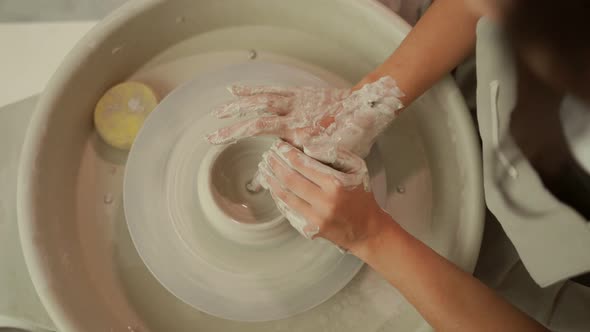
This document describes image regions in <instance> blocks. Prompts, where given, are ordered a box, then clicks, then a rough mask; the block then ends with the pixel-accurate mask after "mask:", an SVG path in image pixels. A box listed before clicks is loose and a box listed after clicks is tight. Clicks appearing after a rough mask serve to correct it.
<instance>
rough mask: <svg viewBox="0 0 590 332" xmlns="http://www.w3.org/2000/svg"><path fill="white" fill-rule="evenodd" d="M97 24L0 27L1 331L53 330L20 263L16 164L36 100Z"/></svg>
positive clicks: (70, 23)
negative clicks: (78, 43) (72, 51)
mask: <svg viewBox="0 0 590 332" xmlns="http://www.w3.org/2000/svg"><path fill="white" fill-rule="evenodd" d="M94 24H95V22H92V21H87V22H69V23H0V41H1V42H2V52H0V139H1V141H2V143H3V145H2V146H3V148H2V151H0V330H2V331H4V329H3V328H5V327H9V328H10V327H13V328H16V327H18V328H22V329H26V330H30V331H44V329H52V328H53V326H52V325H53V324H52V323H51V320H50V319H49V317H48V316H47V314H46V312H45V310H44V308H43V306H42V305H41V303H40V302H39V299H38V297H37V295H36V293H35V290H34V287H33V284H32V282H31V280H30V278H29V274H28V271H27V268H26V265H25V262H24V257H23V254H22V250H21V247H20V240H19V237H18V225H17V220H16V176H17V172H18V159H19V156H20V150H21V146H22V143H23V139H24V135H25V131H26V128H27V125H28V123H29V119H30V117H31V114H32V112H33V109H34V107H35V104H36V101H37V97H36V96H35V95H37V94H39V93H40V92H41V91H42V90H43V88H44V87H45V85H46V84H47V81H48V80H49V78H50V77H51V75H52V74H53V73H54V72H55V70H56V69H57V67H58V66H59V64H60V62H61V61H62V60H63V58H64V56H65V55H66V54H67V53H68V52H69V50H70V49H71V48H72V47H73V46H74V44H75V43H76V42H77V41H78V40H79V39H80V38H81V37H82V36H83V35H84V34H85V33H86V32H87V31H88V30H89V29H90V28H91V27H92V26H93V25H94Z"/></svg>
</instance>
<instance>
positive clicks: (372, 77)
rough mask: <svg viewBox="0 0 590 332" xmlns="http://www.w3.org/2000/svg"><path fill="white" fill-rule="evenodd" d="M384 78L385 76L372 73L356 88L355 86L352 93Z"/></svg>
mask: <svg viewBox="0 0 590 332" xmlns="http://www.w3.org/2000/svg"><path fill="white" fill-rule="evenodd" d="M382 76H383V75H380V74H379V73H377V72H371V73H369V74H367V76H365V77H363V79H362V80H360V81H359V82H358V83H357V84H356V85H355V86H353V87H352V91H356V90H359V89H360V88H362V87H363V86H364V85H365V84H369V83H373V82H375V81H377V80H379V79H380V78H381V77H382Z"/></svg>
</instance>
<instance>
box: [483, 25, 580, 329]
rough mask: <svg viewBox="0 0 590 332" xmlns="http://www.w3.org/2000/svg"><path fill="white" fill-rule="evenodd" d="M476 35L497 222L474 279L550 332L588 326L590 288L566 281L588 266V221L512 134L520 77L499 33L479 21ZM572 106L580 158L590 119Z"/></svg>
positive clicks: (571, 127)
mask: <svg viewBox="0 0 590 332" xmlns="http://www.w3.org/2000/svg"><path fill="white" fill-rule="evenodd" d="M477 38H478V41H477V50H476V60H477V85H478V86H477V119H478V123H479V128H480V135H481V139H482V157H483V166H484V190H485V197H486V202H487V205H488V208H489V210H490V211H491V212H492V213H493V215H494V216H495V218H497V220H498V221H496V220H495V218H494V216H491V215H490V216H489V218H488V219H489V220H488V221H487V223H486V231H485V236H484V242H483V245H482V251H481V255H480V260H479V262H478V266H477V270H476V276H477V277H479V278H480V279H482V281H484V282H485V283H486V284H488V285H489V286H490V287H492V288H494V289H496V290H497V291H498V292H500V293H501V294H502V295H503V296H504V297H506V298H507V299H508V300H509V301H510V302H512V303H513V304H515V305H516V306H517V307H519V308H520V309H521V310H523V311H524V312H526V313H527V314H529V315H531V316H532V317H534V318H536V319H537V320H538V321H540V322H541V323H543V324H545V325H546V326H547V327H549V328H550V329H551V330H553V331H564V332H574V331H589V330H590V312H589V311H588V310H589V308H590V288H588V287H585V286H582V285H580V284H577V283H574V282H571V281H568V279H569V278H572V277H574V276H576V275H579V274H582V273H586V272H588V271H590V224H589V223H588V222H587V220H585V219H584V218H583V217H582V216H581V215H580V214H578V213H577V212H576V211H574V210H573V209H572V208H570V207H569V206H567V205H565V204H562V203H561V202H560V201H558V200H557V199H556V198H555V197H553V195H552V194H551V193H550V192H548V191H547V190H546V189H545V187H544V186H543V184H542V182H541V180H540V178H539V176H538V175H537V173H536V172H535V171H534V170H533V168H532V167H531V165H530V164H529V163H528V161H527V160H526V158H525V157H524V156H523V155H522V154H521V152H520V150H519V149H518V147H517V146H516V144H515V143H514V142H513V141H512V139H511V137H510V135H509V130H508V124H509V121H510V115H511V112H512V110H513V109H514V107H515V104H516V96H517V95H516V92H517V91H516V82H517V81H516V80H517V77H516V70H515V64H514V61H513V55H512V54H511V52H510V51H509V48H508V45H506V42H505V40H504V38H503V36H502V33H501V31H500V30H499V29H498V28H496V27H495V25H494V24H493V23H492V22H490V21H488V20H486V19H482V20H481V21H480V22H479V24H478V28H477ZM571 104H572V103H571V101H569V102H567V103H564V105H565V108H564V109H563V110H562V116H564V117H567V118H569V117H570V116H571V114H572V112H578V116H576V117H572V118H571V119H569V120H568V121H564V123H565V125H564V126H565V128H566V130H565V131H566V133H567V132H568V131H569V132H570V134H566V135H567V136H568V138H569V139H570V145H571V146H572V149H573V150H574V152H575V150H576V149H578V150H579V153H575V154H576V158H577V159H578V161H580V162H581V163H583V162H582V161H581V158H585V157H583V156H584V155H586V156H587V155H588V148H587V147H589V146H590V145H588V144H586V145H585V146H586V149H584V148H583V146H584V144H583V143H581V142H582V141H581V138H584V137H586V138H585V139H587V137H588V136H590V135H588V133H589V132H590V129H589V128H590V122H588V121H587V120H588V119H589V117H588V115H587V114H586V115H581V113H580V110H579V108H578V109H577V111H576V109H575V108H573V107H571ZM582 121H587V122H585V123H582ZM568 122H569V124H568ZM574 133H575V134H576V135H574ZM586 142H587V141H586ZM499 225H501V226H502V227H501V228H500V227H499ZM504 232H505V233H504Z"/></svg>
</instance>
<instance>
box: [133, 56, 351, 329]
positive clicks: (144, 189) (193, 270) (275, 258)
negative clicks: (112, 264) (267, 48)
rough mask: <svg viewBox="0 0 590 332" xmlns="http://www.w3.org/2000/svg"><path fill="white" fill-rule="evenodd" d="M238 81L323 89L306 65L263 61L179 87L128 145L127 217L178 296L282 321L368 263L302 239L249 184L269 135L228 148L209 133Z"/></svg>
mask: <svg viewBox="0 0 590 332" xmlns="http://www.w3.org/2000/svg"><path fill="white" fill-rule="evenodd" d="M236 82H240V83H245V84H255V85H268V84H278V85H283V86H325V83H324V82H322V81H321V80H319V79H318V78H316V77H315V76H313V75H310V74H308V73H306V72H304V71H302V70H299V69H295V68H290V67H287V66H283V65H277V64H270V63H264V62H256V63H249V64H242V65H235V66H230V67H227V68H225V69H221V70H218V71H215V72H214V73H209V74H204V75H201V76H198V77H196V78H195V79H194V80H192V81H191V82H190V83H188V84H185V85H183V86H182V87H180V88H178V89H177V90H175V91H174V92H172V93H171V94H170V95H168V96H167V97H166V99H165V100H164V101H162V103H161V104H160V105H159V106H158V108H157V109H156V110H155V111H154V114H153V115H152V116H150V117H149V118H148V120H147V121H146V123H145V125H144V127H143V128H142V130H141V132H140V134H139V136H138V138H137V141H136V142H135V144H134V146H133V149H132V150H131V153H130V156H129V160H128V162H127V166H126V173H125V187H124V202H125V215H126V217H127V222H128V225H129V230H130V234H131V237H132V238H133V242H134V243H135V245H136V247H137V249H138V252H139V254H140V255H141V257H142V258H143V260H144V262H145V263H146V265H147V266H148V268H149V269H150V270H151V271H152V273H153V274H154V275H155V277H156V278H157V279H158V280H159V281H160V282H161V283H162V284H163V285H164V287H166V288H167V289H168V290H170V291H171V292H172V293H173V294H175V295H176V296H178V297H179V298H181V299H182V300H184V301H185V302H187V303H189V304H191V305H193V306H195V307H196V308H198V309H199V310H202V311H204V312H207V313H210V314H212V315H215V316H218V317H221V318H225V319H231V320H242V321H268V320H276V319H281V318H286V317H289V316H292V315H295V314H297V313H300V312H302V311H305V310H308V309H310V308H312V307H314V306H316V305H318V304H319V303H321V302H324V301H325V300H326V299H328V298H329V297H330V296H332V295H333V294H335V293H336V292H337V291H339V290H340V289H341V288H342V287H344V286H345V285H346V284H347V283H348V282H349V281H350V280H351V279H352V278H353V277H354V275H355V274H356V273H357V272H358V270H359V269H360V267H361V266H362V262H361V261H360V260H358V259H357V258H356V257H354V256H350V255H344V254H342V253H340V252H339V251H338V250H337V248H336V247H334V246H333V245H331V244H330V243H328V242H326V241H323V240H314V241H310V240H306V239H304V238H302V237H301V236H299V234H298V233H297V232H296V231H295V230H294V229H292V228H291V226H290V224H289V223H288V222H286V221H285V220H284V219H283V218H282V217H281V215H280V214H278V213H277V211H276V209H275V208H274V204H273V201H272V200H270V199H268V197H265V196H268V194H266V193H259V194H252V193H249V192H248V191H247V190H246V184H247V183H248V181H249V180H250V179H251V178H252V176H253V175H254V172H255V170H256V167H255V166H256V164H257V163H258V162H259V161H260V160H261V155H262V153H263V152H264V151H265V149H267V148H268V146H269V139H268V138H264V137H256V138H252V139H249V140H245V141H242V142H238V143H235V144H233V145H228V146H212V145H209V144H208V143H207V142H206V141H205V140H204V139H203V133H206V132H207V131H208V130H211V129H214V128H217V127H219V126H220V125H224V124H227V123H226V122H225V121H220V120H217V119H215V118H214V117H213V116H212V115H211V114H210V112H211V110H212V109H213V108H214V107H215V106H217V105H219V104H220V103H221V102H224V101H227V99H228V98H231V95H230V94H229V92H228V91H227V89H226V87H227V86H229V85H230V84H233V83H236ZM197 170H198V171H197ZM157 188H163V190H158V189H157ZM171 261H174V262H175V263H174V264H170V263H169V262H171Z"/></svg>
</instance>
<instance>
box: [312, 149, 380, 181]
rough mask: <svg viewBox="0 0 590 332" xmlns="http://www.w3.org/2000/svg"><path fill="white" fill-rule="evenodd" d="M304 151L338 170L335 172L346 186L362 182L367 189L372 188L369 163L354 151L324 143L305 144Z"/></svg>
mask: <svg viewBox="0 0 590 332" xmlns="http://www.w3.org/2000/svg"><path fill="white" fill-rule="evenodd" d="M303 152H304V153H305V154H306V155H308V156H310V157H312V158H314V159H316V160H319V161H321V162H323V163H324V164H327V165H329V166H331V167H332V168H334V169H335V170H337V171H338V172H334V173H333V174H334V176H335V177H336V178H337V179H338V180H340V182H341V183H342V184H343V185H344V186H345V187H351V186H358V185H359V184H362V185H363V186H364V188H365V190H367V191H369V190H370V185H369V171H368V169H367V164H366V163H365V161H364V160H363V159H362V158H361V157H359V156H357V155H355V154H354V153H352V152H350V151H348V150H344V149H341V148H338V147H337V146H335V145H334V144H324V143H320V144H318V143H316V144H311V145H307V146H304V147H303Z"/></svg>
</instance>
